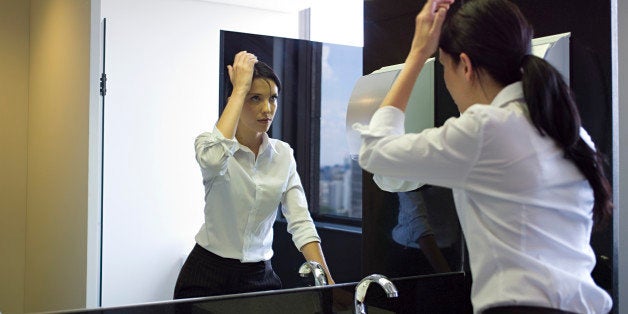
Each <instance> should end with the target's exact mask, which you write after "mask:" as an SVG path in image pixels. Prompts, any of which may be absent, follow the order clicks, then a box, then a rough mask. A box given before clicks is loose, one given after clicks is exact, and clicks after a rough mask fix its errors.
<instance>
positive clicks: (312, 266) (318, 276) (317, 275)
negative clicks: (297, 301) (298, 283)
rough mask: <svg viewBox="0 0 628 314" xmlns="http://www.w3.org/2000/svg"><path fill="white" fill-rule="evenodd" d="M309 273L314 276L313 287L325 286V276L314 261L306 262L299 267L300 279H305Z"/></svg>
mask: <svg viewBox="0 0 628 314" xmlns="http://www.w3.org/2000/svg"><path fill="white" fill-rule="evenodd" d="M310 273H311V274H313V275H314V285H315V286H326V285H327V275H326V274H325V269H323V266H321V264H319V263H317V262H315V261H307V262H305V263H303V264H302V265H301V267H299V275H301V277H307V275H309V274H310Z"/></svg>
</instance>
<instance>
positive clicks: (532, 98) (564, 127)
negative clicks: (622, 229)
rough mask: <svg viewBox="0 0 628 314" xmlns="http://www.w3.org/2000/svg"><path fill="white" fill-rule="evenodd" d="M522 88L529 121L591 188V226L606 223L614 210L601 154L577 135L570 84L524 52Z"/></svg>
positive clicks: (538, 59) (604, 224)
mask: <svg viewBox="0 0 628 314" xmlns="http://www.w3.org/2000/svg"><path fill="white" fill-rule="evenodd" d="M521 69H522V72H523V75H522V79H521V80H522V82H523V92H524V95H525V100H526V103H527V105H528V111H529V112H530V118H531V120H532V124H534V126H535V127H536V129H537V130H538V131H539V132H540V133H541V135H543V136H545V135H547V136H549V137H551V138H553V139H554V140H555V141H556V142H557V144H558V145H559V146H560V147H561V148H562V149H563V150H564V156H565V158H567V159H569V160H572V161H573V162H574V163H575V165H576V167H578V169H579V170H580V172H582V174H583V175H584V176H585V178H586V179H587V181H589V185H591V188H592V189H593V196H594V198H595V200H594V204H593V222H594V230H600V229H602V228H603V227H605V226H606V224H607V223H608V221H609V220H610V217H611V215H612V211H613V203H612V201H611V197H612V196H611V195H612V192H611V185H610V183H609V181H608V179H607V178H606V176H605V174H604V162H603V161H604V160H603V157H602V155H601V154H600V153H599V152H597V151H596V150H594V149H593V148H591V147H590V146H589V145H588V144H587V143H586V142H585V141H584V140H583V139H582V137H580V126H581V120H580V115H579V113H578V108H577V107H576V103H575V101H574V100H573V96H572V94H571V90H570V89H569V86H567V84H566V83H565V81H564V80H563V78H562V76H561V74H560V73H559V72H558V71H557V70H556V69H555V68H554V67H553V66H551V65H550V64H549V63H548V62H547V61H545V60H543V59H541V58H539V57H536V56H533V55H525V56H524V57H523V59H522V62H521Z"/></svg>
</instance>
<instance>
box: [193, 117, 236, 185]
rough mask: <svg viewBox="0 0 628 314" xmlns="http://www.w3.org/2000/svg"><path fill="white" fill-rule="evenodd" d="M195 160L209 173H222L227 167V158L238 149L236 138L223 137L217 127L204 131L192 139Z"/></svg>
mask: <svg viewBox="0 0 628 314" xmlns="http://www.w3.org/2000/svg"><path fill="white" fill-rule="evenodd" d="M194 147H195V150H196V161H197V162H198V164H199V165H200V166H201V168H202V169H203V170H204V172H207V174H209V175H217V174H224V172H225V170H226V168H227V158H228V157H229V156H233V154H234V153H235V151H236V150H238V147H239V144H238V142H237V141H236V140H233V139H228V138H225V137H224V136H223V135H222V133H221V132H220V130H218V128H216V127H214V129H213V131H212V132H205V133H202V134H201V135H199V136H197V137H196V140H195V141H194Z"/></svg>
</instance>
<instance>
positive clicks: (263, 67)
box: [225, 61, 281, 98]
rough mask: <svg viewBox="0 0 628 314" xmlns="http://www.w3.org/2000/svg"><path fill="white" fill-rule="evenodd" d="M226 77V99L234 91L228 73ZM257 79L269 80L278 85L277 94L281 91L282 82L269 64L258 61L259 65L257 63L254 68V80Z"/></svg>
mask: <svg viewBox="0 0 628 314" xmlns="http://www.w3.org/2000/svg"><path fill="white" fill-rule="evenodd" d="M225 74H227V75H226V81H227V85H226V86H227V89H226V93H225V97H226V98H228V97H229V96H230V95H231V92H232V91H233V85H232V84H231V80H230V79H229V74H228V73H227V72H225ZM256 78H261V79H268V80H271V81H273V82H274V83H275V85H277V92H280V91H281V81H280V80H279V77H277V74H275V71H273V69H272V68H271V67H270V66H268V64H266V63H264V62H262V61H257V63H255V66H254V68H253V79H256Z"/></svg>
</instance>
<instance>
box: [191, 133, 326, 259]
mask: <svg viewBox="0 0 628 314" xmlns="http://www.w3.org/2000/svg"><path fill="white" fill-rule="evenodd" d="M195 147H196V160H197V161H198V163H199V165H200V166H201V172H202V175H203V184H204V186H205V222H204V223H203V225H202V226H201V228H200V230H199V232H198V233H197V234H196V237H195V239H196V242H197V243H198V244H199V245H201V246H202V247H204V248H205V249H207V250H209V251H211V252H213V253H214V254H216V255H219V256H222V257H226V258H233V259H238V260H240V261H242V262H257V261H264V260H269V259H270V258H271V257H272V256H273V250H272V244H273V224H274V222H275V218H276V217H277V208H278V206H279V204H280V203H281V204H282V206H281V210H282V213H283V215H284V217H285V218H286V220H287V222H288V232H289V233H291V234H292V240H293V242H294V244H295V245H296V247H297V248H298V249H300V248H301V247H302V246H303V245H305V244H307V243H309V242H313V241H315V242H320V238H319V236H318V234H317V232H316V229H315V227H314V223H313V221H312V218H311V216H310V213H309V211H308V206H307V200H306V198H305V193H304V191H303V186H302V185H301V179H300V178H299V174H298V173H297V170H296V162H295V160H294V156H293V150H292V148H291V147H290V146H289V145H288V144H287V143H285V142H282V141H279V140H276V139H271V138H268V136H267V135H266V134H264V139H263V142H262V145H261V146H260V149H259V153H258V156H257V158H255V154H254V153H253V152H252V151H251V150H250V149H249V148H248V147H246V146H244V145H240V144H239V143H238V142H237V140H235V139H233V140H232V139H227V138H225V137H224V136H223V135H222V133H220V131H219V130H218V129H217V128H214V130H213V131H212V132H207V133H203V134H201V135H199V136H198V137H197V138H196V141H195Z"/></svg>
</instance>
